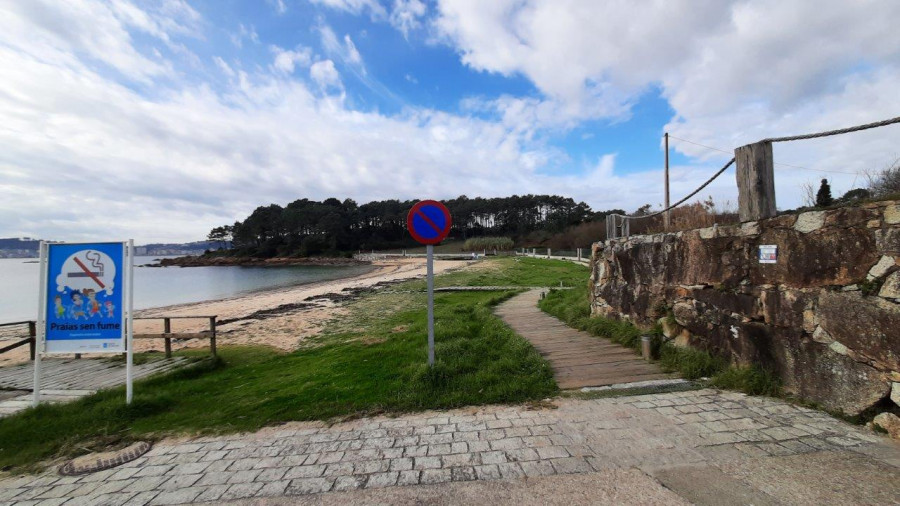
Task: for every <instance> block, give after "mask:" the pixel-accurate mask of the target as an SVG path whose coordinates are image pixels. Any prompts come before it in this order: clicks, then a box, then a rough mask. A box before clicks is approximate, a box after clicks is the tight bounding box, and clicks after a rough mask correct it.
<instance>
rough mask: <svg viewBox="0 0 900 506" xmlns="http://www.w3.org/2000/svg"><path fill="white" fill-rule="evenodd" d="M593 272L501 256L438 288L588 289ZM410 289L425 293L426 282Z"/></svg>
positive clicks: (445, 279) (450, 276)
mask: <svg viewBox="0 0 900 506" xmlns="http://www.w3.org/2000/svg"><path fill="white" fill-rule="evenodd" d="M589 275H590V269H588V268H587V266H585V265H581V264H576V263H574V262H567V261H565V260H547V259H540V258H528V257H498V258H495V259H490V260H484V261H483V262H480V263H477V264H475V265H473V266H472V267H471V268H468V269H461V270H458V271H454V272H449V273H447V274H444V275H441V276H438V277H436V278H435V280H434V286H435V287H438V288H441V287H447V286H522V287H528V286H546V287H554V286H556V287H558V286H560V282H562V286H564V287H574V286H584V285H585V284H586V283H587V279H588V276H589ZM407 286H409V287H410V289H417V290H425V281H424V280H420V281H416V282H411V283H409V284H408V285H407Z"/></svg>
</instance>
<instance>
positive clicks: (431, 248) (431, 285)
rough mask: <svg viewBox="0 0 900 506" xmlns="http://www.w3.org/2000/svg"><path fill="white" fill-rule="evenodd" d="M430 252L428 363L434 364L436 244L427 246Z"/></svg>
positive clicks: (427, 264)
mask: <svg viewBox="0 0 900 506" xmlns="http://www.w3.org/2000/svg"><path fill="white" fill-rule="evenodd" d="M425 251H427V253H428V259H427V261H426V273H427V274H426V276H427V278H428V365H429V366H433V365H434V246H433V245H431V244H429V245H428V246H426V247H425Z"/></svg>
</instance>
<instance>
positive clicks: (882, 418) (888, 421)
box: [872, 413, 900, 439]
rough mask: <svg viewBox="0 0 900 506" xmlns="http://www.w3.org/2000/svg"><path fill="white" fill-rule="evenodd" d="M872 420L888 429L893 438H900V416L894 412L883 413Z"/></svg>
mask: <svg viewBox="0 0 900 506" xmlns="http://www.w3.org/2000/svg"><path fill="white" fill-rule="evenodd" d="M872 422H873V423H874V424H875V425H877V426H878V427H881V428H882V429H884V430H886V431H887V433H888V435H889V436H891V438H892V439H900V416H897V415H895V414H893V413H881V414H880V415H878V416H876V417H875V419H874V420H872Z"/></svg>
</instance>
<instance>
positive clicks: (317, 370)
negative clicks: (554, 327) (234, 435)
mask: <svg viewBox="0 0 900 506" xmlns="http://www.w3.org/2000/svg"><path fill="white" fill-rule="evenodd" d="M511 260H512V259H500V260H497V261H496V262H497V265H495V266H489V267H491V268H489V269H486V270H481V271H476V272H474V273H464V272H461V273H455V274H453V276H454V277H455V279H456V280H468V281H470V282H479V283H483V284H490V285H501V284H514V283H513V282H512V281H513V280H515V279H516V278H515V277H516V276H519V275H521V276H523V277H525V278H526V280H525V281H521V282H520V283H518V284H522V285H531V284H558V282H559V279H563V280H564V282H566V280H568V281H570V282H572V281H574V280H575V279H578V278H580V279H581V280H582V284H583V280H584V279H585V277H586V272H587V271H586V269H585V268H584V267H582V266H579V265H575V264H572V263H565V262H552V261H550V262H548V261H541V260H530V261H531V262H536V263H537V264H538V265H537V266H532V268H534V267H545V268H541V269H536V271H537V272H532V273H528V274H527V275H525V273H524V271H525V270H526V268H524V267H523V265H522V264H520V263H516V262H512V261H511ZM492 262H494V261H492ZM525 265H527V264H525ZM484 276H494V278H490V277H484ZM438 279H441V278H440V277H439V278H438ZM455 282H456V281H455ZM416 284H417V282H410V283H406V284H402V285H398V286H397V288H398V289H399V290H398V293H379V294H373V295H369V296H367V297H364V298H363V299H360V300H358V301H355V302H354V303H351V304H350V305H349V306H348V311H347V313H348V314H346V315H345V316H342V317H341V318H340V319H337V320H334V321H333V322H331V323H330V324H329V325H327V326H326V330H325V332H324V334H323V335H321V336H318V337H317V338H315V339H313V340H311V341H310V343H309V344H308V345H307V347H305V348H303V349H300V350H298V351H296V352H293V353H290V354H282V353H279V352H276V351H274V350H272V349H269V348H265V347H226V346H220V348H219V359H218V360H211V359H210V360H203V361H200V362H198V363H196V364H194V365H192V366H191V367H190V368H188V369H183V370H180V371H177V372H174V373H170V374H167V375H163V376H158V377H155V378H150V379H147V380H143V381H139V382H136V384H135V388H134V392H135V394H134V402H133V403H132V404H131V405H130V406H126V405H125V403H124V388H116V389H112V390H106V391H102V392H99V393H97V394H95V395H92V396H89V397H85V398H83V399H81V400H79V401H76V402H74V403H70V404H64V405H42V406H40V407H38V408H37V409H28V410H26V411H23V412H22V413H19V414H17V415H14V416H11V417H8V418H4V419H0V468H2V469H9V470H13V471H23V470H29V469H36V468H37V467H36V466H39V464H37V463H38V462H40V461H42V460H45V459H48V458H53V457H67V456H73V455H77V454H81V453H85V452H86V451H89V450H97V449H100V448H105V447H109V446H110V445H121V444H125V443H128V442H130V441H133V440H135V439H139V438H140V439H155V438H158V437H161V436H163V435H168V434H184V433H188V434H193V433H222V432H234V431H245V430H254V429H258V428H260V427H262V426H265V425H271V424H276V423H279V422H286V421H291V420H329V419H339V418H342V417H355V416H361V415H366V414H375V413H402V412H408V411H417V410H424V409H444V408H455V407H460V406H466V405H478V404H486V403H517V402H524V401H534V400H540V399H543V398H546V397H547V396H551V395H554V394H556V393H557V392H558V388H557V386H556V383H555V381H554V380H553V373H552V370H551V369H550V367H549V365H548V364H547V363H546V361H544V359H543V358H541V356H540V355H539V354H538V353H537V352H536V351H535V350H534V348H532V347H531V345H530V344H529V343H528V342H527V341H525V340H524V339H522V338H521V337H519V336H518V335H516V334H515V333H514V332H513V331H512V330H510V329H509V328H508V327H507V326H506V325H505V324H503V322H502V321H500V320H499V319H498V318H496V317H495V316H494V315H493V313H492V307H493V306H494V305H495V304H497V303H499V302H500V301H502V300H503V299H505V298H507V297H509V296H511V295H513V294H514V292H509V291H507V292H454V293H438V294H436V297H435V330H436V332H435V341H436V344H435V355H436V364H435V366H434V368H431V369H429V368H428V367H427V365H426V353H427V351H426V343H425V335H426V326H425V295H424V294H423V293H415V292H412V293H411V292H410V287H411V286H412V285H416ZM404 290H406V291H405V292H403V291H404ZM206 353H208V352H207V351H205V350H197V351H189V352H180V353H178V354H180V355H187V356H191V357H195V358H199V357H201V356H203V355H205V354H206Z"/></svg>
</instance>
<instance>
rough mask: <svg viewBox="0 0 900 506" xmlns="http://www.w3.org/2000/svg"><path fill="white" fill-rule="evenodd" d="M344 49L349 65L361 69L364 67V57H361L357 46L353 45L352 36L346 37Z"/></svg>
mask: <svg viewBox="0 0 900 506" xmlns="http://www.w3.org/2000/svg"><path fill="white" fill-rule="evenodd" d="M344 49H345V54H346V61H347V63H349V64H351V65H357V66H360V67H361V66H363V61H362V56H360V54H359V50H357V49H356V44H354V43H353V39H351V38H350V35H344Z"/></svg>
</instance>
